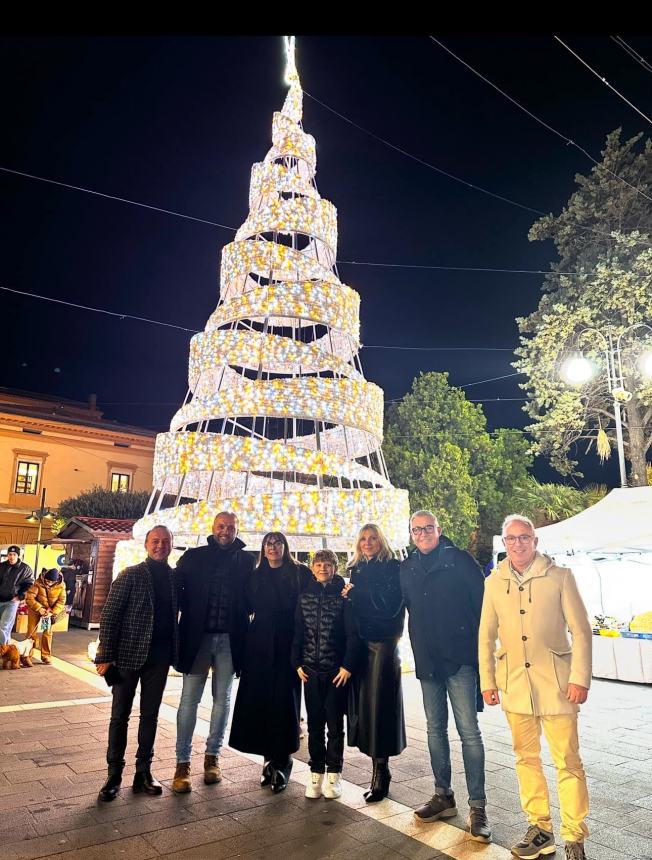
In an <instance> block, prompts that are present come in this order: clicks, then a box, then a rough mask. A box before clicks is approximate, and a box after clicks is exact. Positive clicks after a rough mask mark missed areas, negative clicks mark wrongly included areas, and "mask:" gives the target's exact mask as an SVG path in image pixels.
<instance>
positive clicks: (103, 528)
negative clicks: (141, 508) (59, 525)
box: [74, 517, 136, 534]
mask: <svg viewBox="0 0 652 860" xmlns="http://www.w3.org/2000/svg"><path fill="white" fill-rule="evenodd" d="M74 519H75V520H76V522H78V523H81V524H82V525H84V526H86V528H88V529H90V530H91V531H93V532H98V533H103V534H107V533H108V534H131V528H132V526H133V524H134V523H135V522H136V520H112V519H104V518H102V517H74Z"/></svg>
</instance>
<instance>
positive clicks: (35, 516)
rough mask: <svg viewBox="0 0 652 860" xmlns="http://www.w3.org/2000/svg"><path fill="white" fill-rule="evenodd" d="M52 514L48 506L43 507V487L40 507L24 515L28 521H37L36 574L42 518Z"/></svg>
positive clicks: (35, 570)
mask: <svg viewBox="0 0 652 860" xmlns="http://www.w3.org/2000/svg"><path fill="white" fill-rule="evenodd" d="M53 516H54V514H53V513H52V511H51V510H50V508H46V507H45V487H43V491H42V493H41V507H40V508H38V510H36V511H32V513H31V514H30V515H29V516H28V517H25V519H26V520H27V522H28V523H36V522H37V523H38V535H37V536H36V555H35V557H34V574H35V575H36V576H38V557H39V551H40V549H41V532H42V530H43V520H51V519H52V517H53Z"/></svg>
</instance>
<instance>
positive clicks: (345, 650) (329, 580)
mask: <svg viewBox="0 0 652 860" xmlns="http://www.w3.org/2000/svg"><path fill="white" fill-rule="evenodd" d="M311 569H312V573H313V576H314V577H315V580H314V582H312V583H310V586H309V587H308V589H306V591H304V592H303V594H301V595H300V597H299V600H298V602H297V609H296V615H295V623H294V641H293V643H292V665H293V666H294V667H295V669H296V670H297V673H298V675H299V677H300V678H301V680H302V681H303V682H304V684H305V694H306V710H307V711H308V751H309V752H310V771H311V773H310V781H309V782H308V785H307V787H306V797H311V798H318V797H320V796H321V795H322V794H323V795H324V797H327V798H336V797H340V796H341V794H342V784H341V773H342V764H343V761H344V711H345V709H346V691H345V687H346V682H347V681H348V680H349V678H350V677H351V672H352V671H353V668H354V664H355V658H356V654H357V651H358V647H359V645H358V643H359V639H358V635H357V633H356V631H355V627H354V624H353V620H352V617H351V607H350V603H349V601H348V600H344V598H343V597H342V589H343V588H344V580H343V579H342V577H341V576H337V575H336V573H335V571H336V570H337V556H336V555H335V553H334V552H331V550H328V549H323V550H319V551H318V552H316V553H315V556H314V559H313V563H312V568H311ZM326 726H328V743H325V742H324V730H325V728H326ZM326 770H328V775H327V777H326V784H325V785H324V786H323V788H322V783H323V781H324V772H325V771H326Z"/></svg>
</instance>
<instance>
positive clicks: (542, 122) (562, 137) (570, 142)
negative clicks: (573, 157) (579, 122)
mask: <svg viewBox="0 0 652 860" xmlns="http://www.w3.org/2000/svg"><path fill="white" fill-rule="evenodd" d="M429 38H430V39H432V41H433V42H435V44H437V45H439V47H440V48H443V49H444V51H446V53H447V54H450V55H451V57H454V58H455V59H456V60H457V61H458V63H461V64H462V65H463V66H465V67H466V68H467V69H468V70H469V71H470V72H473V74H474V75H477V76H478V77H479V78H480V79H481V80H483V81H484V82H485V83H486V84H489V86H490V87H493V89H495V90H496V92H498V93H500V94H501V96H503V97H504V98H506V99H507V100H508V101H509V102H511V103H512V104H513V105H515V106H516V107H517V108H518V109H519V110H521V111H523V113H525V114H527V115H528V116H529V117H531V118H532V119H533V120H534V121H535V122H538V123H539V125H542V126H543V127H544V128H545V129H547V130H548V131H549V132H551V133H552V134H554V135H556V136H557V137H558V138H560V140H562V141H563V142H564V143H565V144H566V146H574V147H575V149H577V150H578V151H579V152H581V153H582V155H585V156H586V157H587V158H588V159H589V161H591V162H592V163H593V164H595V165H596V166H597V165H599V164H600V162H599V161H596V159H595V158H594V157H593V156H592V155H591V154H590V153H589V152H587V151H586V149H584V147H582V146H580V145H579V144H578V143H576V142H575V141H574V140H572V139H571V138H570V137H568V136H567V135H565V134H562V133H561V132H560V131H557V129H556V128H553V127H552V126H551V125H550V124H549V123H547V122H545V120H542V119H541V118H540V117H538V116H537V115H536V114H534V113H532V111H531V110H528V109H527V108H526V107H524V106H523V105H522V104H521V103H520V102H517V101H516V99H514V98H512V96H510V95H508V93H506V92H505V91H504V90H501V88H500V87H499V86H497V85H496V84H494V82H493V81H490V80H489V78H486V77H485V76H484V75H483V74H481V73H480V72H479V71H478V70H477V69H474V68H473V66H471V65H469V63H467V62H466V61H465V60H463V59H462V58H461V57H458V56H457V54H454V53H453V52H452V51H451V50H450V48H447V47H446V45H444V43H443V42H440V41H439V40H438V39H435V37H434V36H430V37H429ZM555 39H557V41H559V42H561V39H558V38H557V36H555ZM561 44H562V45H563V44H564V43H563V42H561ZM564 47H566V45H564ZM569 50H570V48H569ZM571 53H572V52H571ZM578 59H579V58H578ZM603 166H604V165H603ZM605 170H607V172H608V173H609V174H610V175H611V176H613V177H614V178H615V179H618V180H620V182H623V183H624V184H625V185H627V186H628V187H629V188H631V189H632V191H636V192H637V193H638V194H641V195H642V196H643V197H645V199H646V200H649V201H650V203H652V197H649V196H648V195H647V194H646V193H645V192H644V191H641V189H640V188H637V187H636V186H635V185H632V184H631V183H630V182H628V181H627V180H626V179H623V177H622V176H619V175H618V174H617V173H614V172H613V170H609V168H608V167H605ZM587 229H591V228H587Z"/></svg>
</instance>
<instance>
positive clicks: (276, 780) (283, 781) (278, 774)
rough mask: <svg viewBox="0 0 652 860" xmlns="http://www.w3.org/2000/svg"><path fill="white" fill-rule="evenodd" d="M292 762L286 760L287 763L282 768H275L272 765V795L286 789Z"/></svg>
mask: <svg viewBox="0 0 652 860" xmlns="http://www.w3.org/2000/svg"><path fill="white" fill-rule="evenodd" d="M293 764H294V762H293V761H292V759H291V758H288V760H287V763H286V764H285V765H284V766H283V767H275V766H274V765H272V767H273V770H274V774H273V776H272V791H273V792H274V794H280V793H281V792H282V791H285V789H286V788H287V787H288V781H289V779H290V774H291V773H292V765H293Z"/></svg>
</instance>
